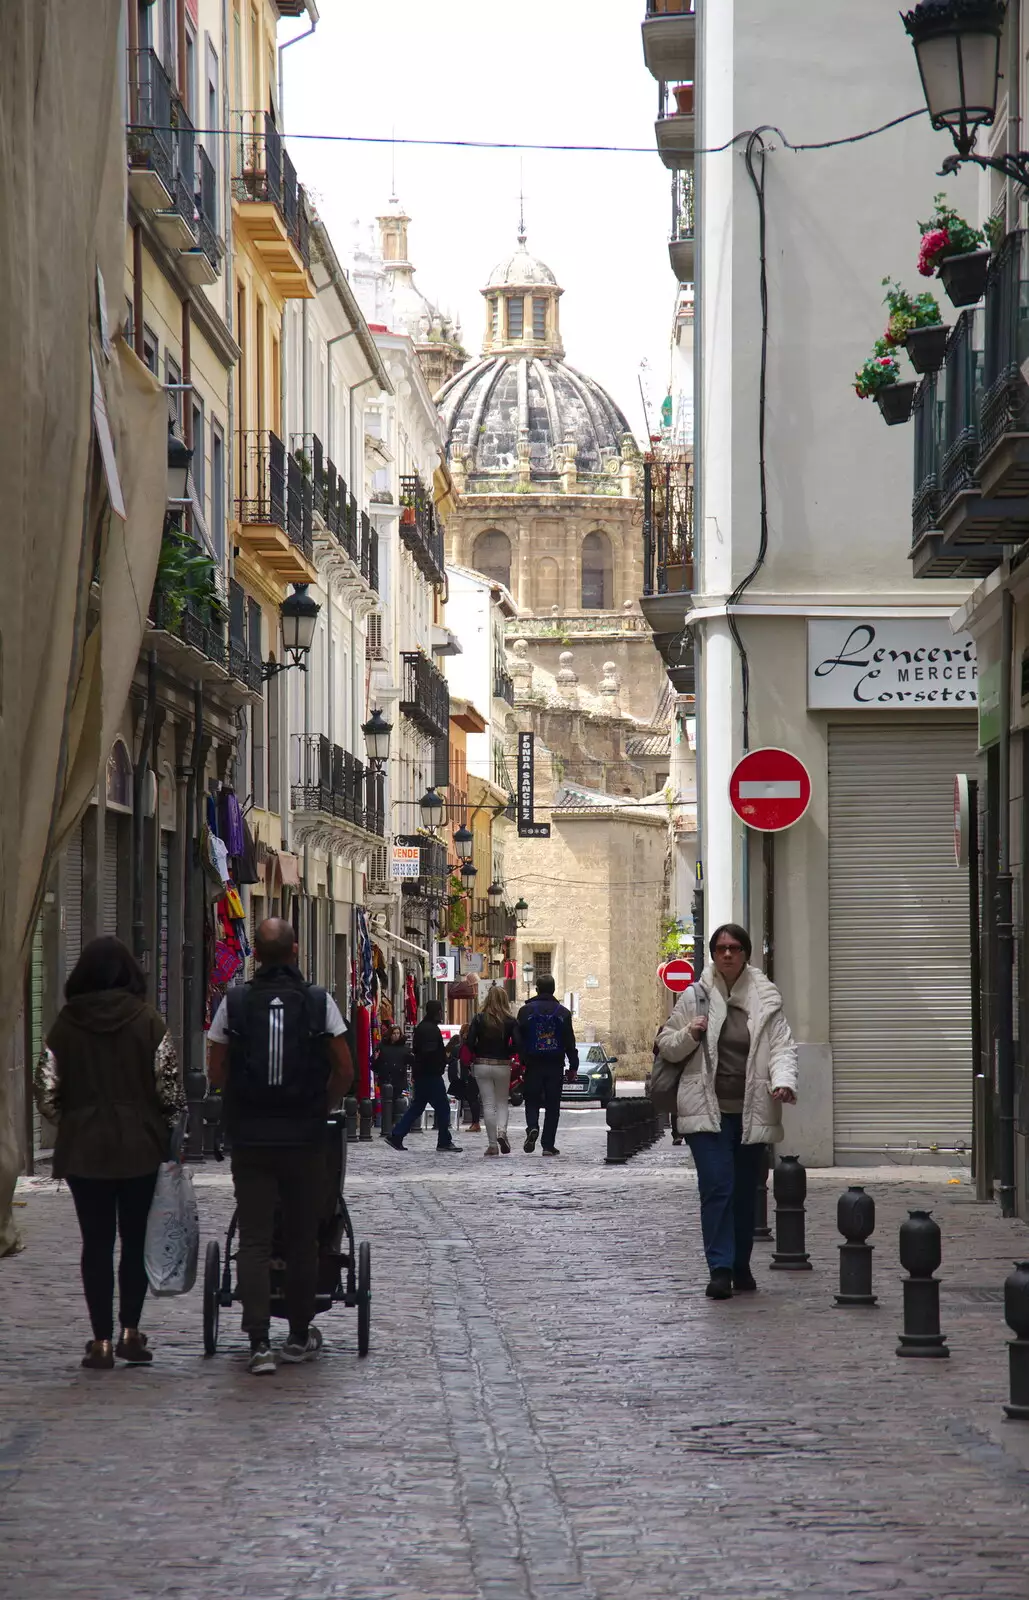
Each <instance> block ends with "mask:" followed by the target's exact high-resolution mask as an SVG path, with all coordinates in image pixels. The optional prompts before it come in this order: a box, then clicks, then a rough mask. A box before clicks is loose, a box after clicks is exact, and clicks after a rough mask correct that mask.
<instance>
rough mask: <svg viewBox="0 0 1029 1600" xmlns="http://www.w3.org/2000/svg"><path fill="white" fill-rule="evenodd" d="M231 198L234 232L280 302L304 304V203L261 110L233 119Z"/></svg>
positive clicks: (308, 293)
mask: <svg viewBox="0 0 1029 1600" xmlns="http://www.w3.org/2000/svg"><path fill="white" fill-rule="evenodd" d="M232 195H233V202H234V207H235V215H236V220H237V223H238V225H239V228H240V232H241V233H242V235H243V237H244V238H245V239H246V241H247V243H248V244H249V245H250V248H251V250H252V251H253V252H254V254H255V255H256V256H257V257H258V259H259V260H260V261H261V262H262V263H263V265H264V268H265V270H266V272H267V274H268V276H269V278H270V279H271V281H272V283H273V284H274V285H275V287H276V289H277V290H278V292H279V294H280V295H281V296H282V297H283V299H285V300H309V299H311V298H312V297H313V295H314V284H313V283H312V281H311V274H310V266H311V245H310V238H309V231H308V230H309V224H308V219H307V202H306V199H305V196H304V190H303V186H302V185H301V184H298V183H297V175H296V170H295V169H294V166H293V163H292V161H291V160H290V158H289V156H288V155H287V153H286V151H285V150H284V149H283V147H282V135H281V134H280V133H279V131H278V129H277V128H276V126H275V122H274V119H273V118H272V116H271V114H270V113H269V112H267V111H239V112H236V113H235V116H234V119H233V135H232Z"/></svg>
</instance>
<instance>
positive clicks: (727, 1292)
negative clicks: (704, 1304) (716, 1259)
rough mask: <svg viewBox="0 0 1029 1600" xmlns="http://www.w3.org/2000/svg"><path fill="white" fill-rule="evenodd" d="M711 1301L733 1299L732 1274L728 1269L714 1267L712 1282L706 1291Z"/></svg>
mask: <svg viewBox="0 0 1029 1600" xmlns="http://www.w3.org/2000/svg"><path fill="white" fill-rule="evenodd" d="M704 1293H705V1294H706V1295H707V1297H708V1299H709V1300H731V1299H732V1273H731V1272H730V1271H729V1268H728V1267H714V1268H713V1269H712V1272H711V1282H710V1283H709V1284H708V1286H707V1288H706V1289H705V1290H704Z"/></svg>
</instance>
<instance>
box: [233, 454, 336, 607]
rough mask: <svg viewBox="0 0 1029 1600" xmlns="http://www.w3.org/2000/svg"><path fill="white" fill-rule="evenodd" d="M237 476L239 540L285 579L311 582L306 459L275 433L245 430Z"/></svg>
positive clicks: (311, 526)
mask: <svg viewBox="0 0 1029 1600" xmlns="http://www.w3.org/2000/svg"><path fill="white" fill-rule="evenodd" d="M239 482H240V494H239V495H238V497H237V500H236V516H237V518H238V519H239V523H240V535H239V537H240V544H241V545H242V546H243V547H244V549H246V550H247V551H248V552H249V553H250V554H252V555H254V556H256V557H258V558H259V559H260V560H261V561H262V562H264V564H265V565H266V566H268V567H271V568H272V570H273V571H274V572H275V573H276V574H277V575H278V577H279V578H280V579H281V581H282V582H283V583H311V582H313V581H314V579H315V578H316V577H317V572H316V570H315V566H314V495H313V489H312V485H311V483H310V480H309V479H307V478H306V477H305V474H304V465H303V463H302V462H301V461H300V460H298V459H297V457H296V455H293V454H291V455H288V456H287V454H286V447H285V445H284V444H283V442H282V440H281V439H280V438H278V436H277V435H276V434H274V433H271V432H264V433H256V432H247V433H242V434H240V437H239Z"/></svg>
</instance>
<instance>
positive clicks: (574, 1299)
mask: <svg viewBox="0 0 1029 1600" xmlns="http://www.w3.org/2000/svg"><path fill="white" fill-rule="evenodd" d="M599 1124H600V1119H599V1118H591V1117H589V1116H583V1115H581V1114H580V1116H579V1117H578V1118H577V1119H576V1118H566V1121H565V1125H564V1126H563V1127H562V1134H561V1145H562V1149H563V1151H564V1152H565V1153H564V1155H563V1156H562V1158H561V1160H560V1161H559V1162H545V1161H544V1160H543V1159H542V1158H541V1157H540V1156H538V1155H537V1156H535V1157H533V1158H532V1159H530V1158H528V1157H526V1156H523V1155H522V1153H521V1151H520V1148H518V1147H517V1146H516V1153H515V1154H513V1155H512V1156H511V1157H510V1158H506V1159H502V1160H500V1161H489V1162H487V1161H483V1160H481V1159H480V1158H479V1149H480V1148H481V1141H480V1140H478V1139H476V1138H474V1137H471V1136H467V1135H466V1136H465V1138H464V1143H465V1147H466V1151H465V1154H464V1155H462V1156H461V1157H460V1158H453V1159H446V1158H442V1157H437V1156H436V1154H435V1152H434V1150H433V1148H432V1146H433V1140H432V1137H431V1135H426V1136H420V1137H418V1136H412V1139H411V1145H412V1147H413V1150H412V1153H411V1154H409V1155H407V1156H399V1155H396V1154H395V1153H394V1152H392V1151H390V1150H387V1149H385V1148H383V1147H382V1146H381V1144H380V1143H379V1142H378V1141H376V1143H375V1144H374V1145H372V1146H368V1145H363V1146H352V1147H351V1171H350V1177H349V1180H348V1186H347V1187H348V1196H349V1199H350V1203H351V1208H352V1211H353V1215H354V1219H355V1225H356V1228H357V1231H358V1236H359V1237H361V1238H368V1239H369V1240H370V1241H371V1244H372V1259H373V1284H374V1291H375V1293H374V1306H373V1322H372V1354H371V1356H370V1357H369V1359H368V1360H367V1361H359V1360H358V1358H357V1354H356V1321H355V1314H354V1313H353V1312H349V1311H346V1310H344V1309H337V1310H335V1311H334V1312H333V1313H332V1314H331V1316H328V1317H326V1318H325V1319H324V1320H323V1323H322V1326H323V1328H324V1332H325V1335H326V1351H325V1355H324V1357H323V1359H322V1360H321V1361H319V1362H317V1363H315V1364H312V1365H309V1366H305V1367H301V1368H294V1369H285V1370H281V1371H280V1372H279V1373H278V1374H277V1376H276V1377H275V1378H274V1379H266V1380H261V1381H258V1380H257V1379H255V1378H252V1377H250V1376H249V1375H248V1374H247V1373H246V1371H245V1370H244V1354H245V1345H244V1340H243V1338H242V1336H241V1335H240V1334H239V1332H238V1326H237V1321H238V1315H237V1311H236V1309H235V1308H233V1311H232V1312H231V1313H224V1314H223V1345H224V1348H223V1349H222V1350H221V1351H219V1354H218V1355H217V1356H216V1357H215V1358H214V1359H212V1360H205V1359H204V1357H203V1354H202V1349H201V1338H200V1298H199V1292H198V1291H196V1292H194V1293H193V1294H192V1295H190V1296H188V1297H186V1298H185V1299H183V1300H172V1301H164V1302H160V1303H151V1304H150V1305H149V1307H148V1315H147V1326H148V1328H149V1331H150V1333H151V1336H152V1338H153V1341H154V1344H155V1346H156V1350H157V1359H156V1361H155V1364H154V1366H153V1368H152V1369H150V1370H146V1371H138V1370H137V1371H131V1370H119V1371H116V1372H113V1373H86V1372H82V1371H80V1370H79V1368H78V1365H77V1363H78V1357H79V1354H80V1352H81V1345H82V1342H83V1341H84V1339H85V1338H86V1335H87V1331H88V1330H87V1328H86V1323H85V1317H84V1308H83V1306H82V1303H81V1299H80V1293H79V1287H78V1281H77V1240H76V1230H75V1223H74V1215H73V1210H72V1206H71V1202H70V1199H69V1197H68V1195H67V1193H66V1192H64V1191H63V1190H62V1191H55V1190H54V1188H53V1187H52V1186H50V1185H45V1184H36V1183H29V1184H26V1185H23V1187H22V1190H21V1193H20V1196H19V1198H20V1199H22V1200H23V1201H24V1202H25V1205H24V1208H23V1209H22V1210H21V1212H20V1216H21V1220H22V1223H23V1226H24V1230H25V1233H26V1236H27V1241H28V1249H27V1250H26V1251H25V1252H24V1254H22V1255H21V1256H19V1257H17V1258H14V1259H13V1260H9V1261H6V1262H2V1263H0V1328H2V1340H0V1595H3V1596H4V1597H9V1600H65V1597H68V1596H71V1595H75V1596H82V1597H85V1600H157V1597H165V1596H178V1597H182V1600H193V1597H196V1600H200V1597H204V1600H293V1597H296V1600H338V1597H346V1600H623V1597H624V1600H629V1597H631V1600H666V1597H667V1600H694V1597H696V1600H766V1597H767V1600H772V1597H778V1596H785V1595H790V1596H797V1595H810V1596H817V1597H819V1600H837V1597H844V1596H860V1597H867V1600H873V1597H875V1600H879V1597H884V1596H898V1597H902V1600H950V1597H953V1600H973V1597H974V1600H1025V1597H1026V1595H1027V1594H1029V1572H1027V1561H1026V1549H1027V1542H1026V1527H1027V1523H1026V1515H1027V1505H1029V1443H1027V1442H1026V1435H1025V1434H1024V1433H1023V1432H1022V1428H1021V1426H1020V1425H1018V1424H1009V1423H1005V1422H1004V1421H1003V1419H1002V1415H1001V1412H1000V1405H1001V1403H1002V1401H1003V1399H1004V1398H1005V1397H1006V1391H1005V1382H1006V1353H1005V1345H1004V1340H1005V1328H1004V1323H1003V1317H1002V1311H1001V1306H1000V1304H999V1303H998V1300H997V1296H996V1292H997V1291H998V1290H999V1288H1000V1285H1001V1284H1002V1282H1003V1279H1004V1276H1005V1273H1006V1272H1007V1271H1008V1270H1009V1267H1010V1263H1011V1261H1012V1259H1013V1258H1014V1257H1015V1256H1018V1255H1021V1254H1025V1253H1027V1252H1026V1245H1027V1243H1029V1238H1027V1234H1026V1230H1025V1228H1024V1227H1023V1225H1022V1224H1020V1223H1015V1222H1010V1221H1004V1220H1002V1219H1001V1218H1000V1217H998V1215H997V1214H996V1212H995V1211H994V1210H993V1209H992V1208H985V1207H979V1206H976V1205H975V1204H974V1203H973V1201H972V1196H971V1190H970V1188H969V1186H968V1183H967V1181H964V1182H962V1183H960V1184H956V1185H955V1184H952V1183H949V1182H948V1179H949V1178H950V1177H951V1176H952V1175H951V1174H950V1173H948V1172H946V1171H940V1172H937V1173H935V1174H925V1173H923V1172H919V1173H915V1172H907V1171H902V1170H901V1171H893V1172H889V1173H877V1174H875V1175H874V1177H873V1178H869V1180H868V1187H869V1188H870V1189H871V1191H872V1192H873V1193H874V1194H875V1198H876V1202H877V1205H878V1207H879V1224H878V1227H877V1230H876V1234H875V1242H877V1245H878V1248H877V1251H876V1287H877V1290H878V1293H879V1294H880V1297H881V1305H880V1307H879V1309H878V1310H874V1311H839V1310H836V1309H834V1308H833V1304H832V1298H831V1297H832V1289H833V1287H834V1282H835V1273H836V1259H837V1258H836V1243H837V1239H838V1236H837V1235H836V1232H835V1222H834V1211H835V1201H836V1196H837V1195H838V1193H839V1192H840V1190H841V1189H842V1188H843V1187H844V1186H845V1183H846V1181H847V1177H846V1175H845V1174H841V1173H838V1172H836V1173H830V1174H824V1175H816V1176H815V1177H814V1178H813V1179H812V1183H811V1195H810V1199H809V1222H810V1226H809V1247H810V1249H811V1253H812V1259H813V1261H814V1263H815V1268H816V1270H815V1271H813V1272H811V1273H808V1274H778V1273H771V1272H768V1271H767V1270H766V1269H765V1265H764V1263H765V1261H766V1259H767V1252H768V1246H764V1247H760V1246H759V1250H763V1251H764V1252H765V1254H763V1255H761V1256H759V1258H758V1264H757V1274H758V1277H759V1280H760V1286H761V1293H760V1294H759V1295H757V1296H754V1297H749V1298H746V1299H744V1298H740V1299H737V1300H735V1301H733V1302H731V1303H730V1304H724V1305H722V1304H715V1303H712V1302H710V1301H708V1300H706V1299H705V1298H704V1295H703V1285H704V1282H705V1273H704V1270H703V1266H702V1259H701V1252H700V1247H699V1230H698V1226H697V1217H696V1194H695V1188H694V1181H693V1177H692V1174H691V1173H690V1172H689V1171H688V1170H687V1167H686V1165H685V1162H684V1160H683V1156H682V1152H681V1151H680V1150H676V1149H674V1148H673V1147H672V1145H671V1143H670V1141H669V1140H668V1139H667V1138H666V1139H664V1140H663V1141H662V1142H661V1143H660V1144H659V1145H657V1146H656V1147H655V1148H654V1149H653V1150H651V1151H649V1152H648V1153H646V1154H645V1155H644V1156H642V1157H638V1158H637V1159H636V1161H634V1162H633V1163H631V1164H630V1165H629V1166H627V1167H623V1168H605V1167H604V1166H603V1165H602V1164H601V1158H602V1153H603V1133H602V1129H601V1127H600V1125H599ZM865 1176H866V1177H868V1175H865ZM197 1186H198V1192H199V1196H200V1202H201V1210H202V1217H203V1224H204V1230H205V1234H206V1236H208V1237H210V1236H211V1235H212V1234H213V1233H215V1232H217V1231H218V1230H220V1229H221V1228H223V1227H224V1224H225V1221H226V1219H227V1216H228V1213H229V1209H230V1205H231V1194H230V1190H229V1187H228V1183H227V1173H226V1170H225V1168H219V1167H213V1166H211V1167H206V1166H205V1167H204V1168H203V1169H202V1170H201V1171H200V1172H198V1174H197ZM916 1204H917V1205H929V1206H931V1207H932V1208H933V1209H934V1211H935V1213H936V1215H937V1217H938V1219H939V1221H940V1223H941V1226H942V1228H943V1234H944V1267H943V1273H942V1276H943V1280H944V1285H945V1287H944V1292H943V1308H944V1329H945V1332H946V1333H947V1334H948V1336H949V1339H950V1343H951V1348H952V1350H953V1356H952V1358H951V1360H950V1361H943V1362H931V1361H926V1362H918V1361H899V1360H897V1358H896V1357H895V1355H894V1346H895V1343H896V1335H897V1331H898V1328H899V1324H900V1285H899V1276H900V1274H899V1268H898V1266H897V1246H896V1237H897V1232H896V1230H897V1225H898V1223H899V1221H900V1220H901V1219H902V1217H903V1215H904V1212H905V1208H906V1207H908V1206H913V1205H916ZM1027 1426H1029V1425H1027Z"/></svg>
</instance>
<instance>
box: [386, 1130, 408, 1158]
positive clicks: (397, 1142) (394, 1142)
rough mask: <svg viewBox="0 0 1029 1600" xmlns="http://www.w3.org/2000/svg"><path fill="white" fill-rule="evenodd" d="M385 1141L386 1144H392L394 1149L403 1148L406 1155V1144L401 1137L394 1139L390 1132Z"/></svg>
mask: <svg viewBox="0 0 1029 1600" xmlns="http://www.w3.org/2000/svg"><path fill="white" fill-rule="evenodd" d="M386 1143H387V1144H391V1145H392V1146H393V1148H394V1150H403V1151H404V1153H405V1155H406V1153H407V1145H406V1144H404V1142H403V1141H402V1140H401V1139H394V1137H393V1135H392V1134H390V1136H389V1138H388V1139H387V1140H386Z"/></svg>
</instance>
